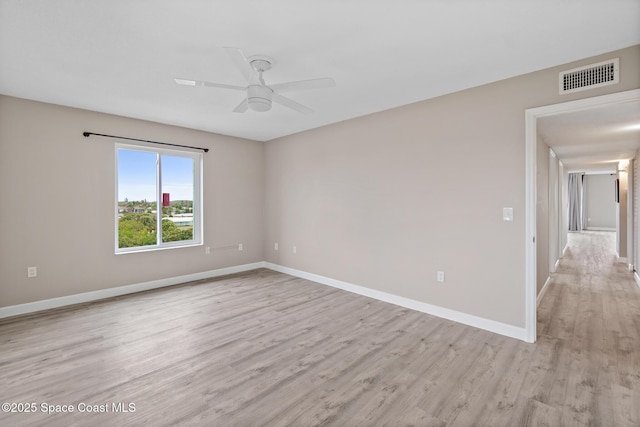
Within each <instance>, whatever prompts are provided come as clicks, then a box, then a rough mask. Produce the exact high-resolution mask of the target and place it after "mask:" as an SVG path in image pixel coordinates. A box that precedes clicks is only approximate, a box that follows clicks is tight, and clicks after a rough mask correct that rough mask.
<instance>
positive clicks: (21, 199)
mask: <svg viewBox="0 0 640 427" xmlns="http://www.w3.org/2000/svg"><path fill="white" fill-rule="evenodd" d="M83 131H92V132H98V133H107V134H115V135H123V136H130V137H137V138H142V139H151V140H158V141H166V142H173V143H179V144H186V145H194V146H203V147H208V148H210V149H211V151H209V152H208V153H206V154H205V155H204V243H205V245H207V246H211V247H212V248H215V247H220V246H226V245H234V244H238V243H243V245H244V250H243V251H242V252H240V251H237V250H219V251H218V250H212V253H211V255H205V251H204V248H203V247H202V246H198V247H191V248H183V249H175V250H164V251H154V252H146V253H136V254H126V255H117V256H116V255H114V234H115V231H114V228H115V227H114V197H115V183H114V179H115V178H114V158H115V157H114V141H119V140H112V139H104V138H99V137H91V138H85V137H83V136H82V132H83ZM120 142H122V141H120ZM263 149H264V146H263V144H262V143H259V142H254V141H247V140H242V139H237V138H231V137H225V136H219V135H214V134H210V133H205V132H198V131H193V130H188V129H182V128H178V127H172V126H164V125H160V124H155V123H150V122H144V121H139V120H133V119H127V118H122V117H116V116H111V115H106V114H100V113H94V112H88V111H83V110H77V109H71V108H65V107H60V106H54V105H50V104H43V103H38V102H32V101H27V100H21V99H16V98H10V97H6V96H0V195H1V200H2V208H1V209H0V254H1V255H0V306H9V305H15V304H21V303H26V302H32V301H37V300H43V299H48V298H53V297H60V296H66V295H71V294H77V293H82V292H88V291H94V290H99V289H105V288H111V287H116V286H122V285H129V284H136V283H141V282H146V281H151V280H156V279H162V278H170V277H175V276H180V275H185V274H190V273H196V272H202V271H208V270H212V269H216V268H220V267H227V266H233V265H240V264H245V263H251V262H256V261H262V259H263V253H262V248H263V234H262V233H263V222H262V218H263V212H262V210H263V199H262V196H263V190H262V178H263ZM29 266H37V267H38V277H36V278H32V279H27V273H26V272H27V267H29Z"/></svg>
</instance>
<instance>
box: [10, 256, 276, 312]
mask: <svg viewBox="0 0 640 427" xmlns="http://www.w3.org/2000/svg"><path fill="white" fill-rule="evenodd" d="M264 266H265V263H264V262H262V261H261V262H256V263H252V264H244V265H238V266H234V267H226V268H219V269H217V270H209V271H203V272H201V273H193V274H187V275H184V276H176V277H170V278H167V279H159V280H152V281H150V282H143V283H136V284H133V285H125V286H118V287H115V288H108V289H100V290H99V291H92V292H84V293H81V294H75V295H68V296H64V297H58V298H51V299H46V300H41V301H34V302H29V303H26V304H18V305H10V306H8V307H0V319H2V318H4V317H10V316H17V315H19V314H27V313H33V312H36V311H41V310H48V309H51V308H58V307H64V306H67V305H72V304H80V303H84V302H91V301H97V300H101V299H105V298H111V297H117V296H120V295H126V294H133V293H136V292H142V291H148V290H150V289H157V288H163V287H165V286H172V285H178V284H180V283H186V282H191V281H194V280H201V279H207V278H209V277H217V276H225V275H227V274H233V273H240V272H243V271H249V270H255V269H256V268H262V267H264Z"/></svg>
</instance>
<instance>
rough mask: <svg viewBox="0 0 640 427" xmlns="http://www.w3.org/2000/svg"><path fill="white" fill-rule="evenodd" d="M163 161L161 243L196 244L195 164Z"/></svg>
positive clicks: (165, 158) (168, 158)
mask: <svg viewBox="0 0 640 427" xmlns="http://www.w3.org/2000/svg"><path fill="white" fill-rule="evenodd" d="M160 157H161V171H162V177H161V180H162V201H163V203H162V241H163V242H177V241H183V240H193V192H194V188H193V179H194V160H193V159H192V158H188V157H178V156H168V155H162V156H160Z"/></svg>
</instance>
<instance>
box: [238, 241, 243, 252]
mask: <svg viewBox="0 0 640 427" xmlns="http://www.w3.org/2000/svg"><path fill="white" fill-rule="evenodd" d="M238 250H239V251H241V250H242V243H240V244H239V245H238Z"/></svg>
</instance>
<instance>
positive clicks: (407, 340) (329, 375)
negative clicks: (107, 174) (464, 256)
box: [0, 232, 640, 427]
mask: <svg viewBox="0 0 640 427" xmlns="http://www.w3.org/2000/svg"><path fill="white" fill-rule="evenodd" d="M614 238H615V237H614V235H613V234H612V233H605V232H587V233H580V234H572V235H571V236H570V247H569V249H568V251H567V253H566V256H565V258H564V259H563V260H562V262H561V265H560V267H559V270H558V272H557V273H556V274H555V275H554V277H553V281H552V283H551V285H550V288H549V291H548V292H547V294H546V296H545V297H544V299H543V301H542V303H541V305H540V308H539V310H538V335H539V336H538V341H537V343H536V344H527V343H524V342H521V341H518V340H515V339H511V338H506V337H503V336H500V335H496V334H492V333H490V332H485V331H483V330H479V329H476V328H473V327H468V326H464V325H461V324H457V323H454V322H451V321H447V320H443V319H439V318H436V317H433V316H429V315H426V314H422V313H418V312H414V311H411V310H407V309H404V308H401V307H397V306H394V305H390V304H386V303H383V302H379V301H375V300H372V299H369V298H365V297H362V296H358V295H354V294H350V293H348V292H344V291H341V290H336V289H333V288H330V287H326V286H323V285H319V284H316V283H312V282H309V281H306V280H302V279H297V278H293V277H291V276H287V275H285V274H281V273H276V272H273V271H270V270H264V269H263V270H256V271H253V272H248V273H243V274H237V275H233V276H227V277H224V278H217V279H212V280H203V281H199V282H194V283H189V284H185V285H181V286H176V287H172V288H165V289H162V290H155V291H149V292H144V293H140V294H135V295H129V296H125V297H119V298H114V299H110V300H105V301H101V302H97V303H91V304H84V305H79V306H74V307H69V308H64V309H56V310H52V311H48V312H43V313H38V314H33V315H27V316H20V317H16V318H12V319H5V320H3V321H0V393H1V398H2V401H3V402H14V403H23V404H24V403H35V404H36V412H35V413H20V414H10V413H9V414H8V413H1V412H0V425H3V426H9V425H11V426H30V425H34V426H37V425H47V426H58V425H59V426H70V425H92V426H100V425H114V426H129V425H132V426H133V425H150V426H151V425H152V426H161V425H203V426H262V425H264V426H309V425H336V426H383V425H389V426H405V425H414V426H587V425H589V426H605V427H608V426H635V427H637V426H640V288H638V286H637V285H636V284H635V283H634V281H633V278H632V276H631V274H630V273H629V272H627V271H626V269H625V267H624V265H622V264H616V263H615V257H614V253H613V245H614V241H613V240H612V239H614ZM43 403H45V404H49V405H65V404H66V405H69V404H70V405H74V410H75V412H74V413H53V414H51V415H47V414H46V413H42V412H41V409H42V404H43ZM114 403H115V404H116V405H117V404H118V403H120V404H122V405H123V406H124V407H126V408H129V406H128V404H129V403H133V404H134V405H135V411H130V412H127V413H122V412H115V411H114V409H116V408H114V407H113V406H112V405H113V404H114ZM83 405H106V406H94V407H92V406H90V408H93V409H98V410H100V409H104V408H107V409H108V411H109V412H105V413H87V412H79V410H81V409H82V408H84V409H85V410H86V407H85V406H83ZM54 409H56V408H54ZM58 409H62V408H58Z"/></svg>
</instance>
